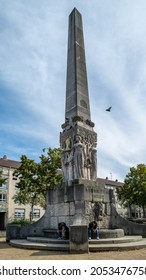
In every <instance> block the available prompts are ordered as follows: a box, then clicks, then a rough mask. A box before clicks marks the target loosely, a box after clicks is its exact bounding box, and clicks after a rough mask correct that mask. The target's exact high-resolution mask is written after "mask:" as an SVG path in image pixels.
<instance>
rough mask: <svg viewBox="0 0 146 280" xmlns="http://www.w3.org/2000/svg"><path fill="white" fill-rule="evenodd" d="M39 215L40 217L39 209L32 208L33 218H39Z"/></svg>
mask: <svg viewBox="0 0 146 280" xmlns="http://www.w3.org/2000/svg"><path fill="white" fill-rule="evenodd" d="M39 217H40V210H39V209H33V218H39Z"/></svg>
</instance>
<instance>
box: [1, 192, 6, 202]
mask: <svg viewBox="0 0 146 280" xmlns="http://www.w3.org/2000/svg"><path fill="white" fill-rule="evenodd" d="M6 199H7V196H6V194H5V193H0V201H6Z"/></svg>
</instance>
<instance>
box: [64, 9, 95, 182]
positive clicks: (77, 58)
mask: <svg viewBox="0 0 146 280" xmlns="http://www.w3.org/2000/svg"><path fill="white" fill-rule="evenodd" d="M93 127H94V123H93V122H92V121H91V116H90V104H89V94H88V82H87V71H86V59H85V47H84V37H83V26H82V16H81V14H80V13H79V11H78V10H77V9H76V8H74V9H73V11H72V12H71V14H70V16H69V29H68V57H67V81H66V107H65V123H64V124H63V125H62V129H63V132H62V133H61V134H60V145H61V148H62V150H63V155H62V170H63V176H64V182H71V181H73V180H76V179H86V180H93V181H95V180H96V176H97V151H96V144H97V134H96V133H95V132H94V131H93Z"/></svg>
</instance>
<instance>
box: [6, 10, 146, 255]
mask: <svg viewBox="0 0 146 280" xmlns="http://www.w3.org/2000/svg"><path fill="white" fill-rule="evenodd" d="M60 146H61V148H62V172H63V183H62V185H60V186H56V187H55V188H54V189H51V190H48V191H47V197H46V198H47V208H46V212H45V214H44V216H43V217H42V218H41V219H40V220H38V221H37V222H35V223H33V224H31V225H28V226H26V227H20V226H17V225H13V226H7V231H6V239H7V241H11V240H12V239H14V242H13V241H12V244H15V245H16V246H18V244H19V241H17V240H15V239H25V238H27V239H30V241H31V242H32V240H34V242H41V243H42V242H44V243H45V242H47V243H48V242H50V244H51V242H53V245H52V247H50V246H51V245H49V248H52V249H53V250H54V248H55V246H56V248H57V250H58V244H59V243H58V241H59V240H57V238H56V239H55V241H54V239H53V238H52V237H57V228H58V224H59V223H61V222H63V223H66V225H67V226H68V227H69V232H70V239H69V240H66V241H67V242H68V243H65V244H68V245H65V244H62V248H63V249H64V248H65V247H64V246H67V248H69V249H70V252H78V253H80V252H81V253H83V252H88V251H89V242H88V225H89V222H91V221H93V220H96V221H98V223H99V224H100V238H101V239H102V238H103V240H104V238H107V239H109V238H117V237H121V238H122V237H124V234H127V235H130V234H133V235H138V234H141V235H142V236H145V235H146V227H145V226H144V225H139V224H136V223H132V222H129V221H128V220H126V219H124V218H123V217H121V216H120V215H119V214H118V213H117V211H116V207H115V200H114V195H113V190H112V189H110V188H107V187H106V184H105V182H103V181H104V180H103V181H102V180H97V150H96V148H97V134H96V132H95V131H94V123H93V122H92V121H91V115H90V104H89V94H88V82H87V72H86V59H85V48H84V38H83V27H82V17H81V14H80V13H79V12H78V10H77V9H76V8H75V9H73V11H72V12H71V14H70V16H69V31H68V59H67V83H66V106H65V121H64V123H63V124H62V131H61V133H60ZM121 227H122V229H121ZM36 237H38V239H36ZM46 237H47V238H46ZM40 238H41V239H40ZM51 239H52V241H51ZM40 240H41V241H40ZM122 240H123V241H122V242H128V241H125V240H130V239H122ZM131 240H133V239H131ZM136 240H137V239H135V241H136ZM61 241H63V240H61ZM54 242H55V243H56V245H54V244H55V243H54ZM59 242H60V241H59ZM97 242H98V241H97ZM116 242H117V241H116ZM119 242H120V241H119ZM130 242H131V241H130ZM140 242H141V241H140ZM105 243H107V242H106V241H105ZM109 243H110V240H109ZM98 244H99V243H98ZM138 244H139V243H137V245H134V248H135V246H139V245H138ZM20 246H21V240H20ZM23 246H24V244H23ZM27 246H28V245H27V242H26V248H27ZM29 246H30V247H31V246H32V244H31V245H30V244H29ZM34 246H36V245H34ZM132 246H133V245H132ZM140 246H141V245H140ZM142 246H143V243H142ZM93 247H94V248H92V249H93V250H97V251H98V249H99V247H98V245H97V247H96V249H95V245H94V244H93ZM39 248H40V245H39ZM45 248H46V245H45ZM110 248H111V247H110ZM114 248H115V247H114ZM126 248H127V247H126ZM90 250H91V242H90ZM103 250H105V244H104V247H103ZM107 250H109V247H108V246H107Z"/></svg>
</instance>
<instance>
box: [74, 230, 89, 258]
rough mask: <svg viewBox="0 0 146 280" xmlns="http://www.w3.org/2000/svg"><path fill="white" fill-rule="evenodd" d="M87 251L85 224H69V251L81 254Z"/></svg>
mask: <svg viewBox="0 0 146 280" xmlns="http://www.w3.org/2000/svg"><path fill="white" fill-rule="evenodd" d="M88 252H89V246H88V227H87V225H72V226H70V253H76V254H83V253H88Z"/></svg>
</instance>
